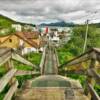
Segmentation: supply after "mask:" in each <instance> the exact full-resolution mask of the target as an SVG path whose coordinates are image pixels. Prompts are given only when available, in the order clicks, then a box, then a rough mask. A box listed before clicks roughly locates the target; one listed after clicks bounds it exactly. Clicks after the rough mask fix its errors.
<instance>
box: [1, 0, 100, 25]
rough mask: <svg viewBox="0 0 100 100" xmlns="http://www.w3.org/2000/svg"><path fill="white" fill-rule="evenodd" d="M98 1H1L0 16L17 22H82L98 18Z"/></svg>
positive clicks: (99, 5)
mask: <svg viewBox="0 0 100 100" xmlns="http://www.w3.org/2000/svg"><path fill="white" fill-rule="evenodd" d="M99 10H100V0H53V1H51V0H3V1H0V14H4V15H6V16H8V17H10V18H13V19H15V20H17V21H23V22H29V23H30V22H32V23H41V22H49V21H50V22H52V21H59V20H64V21H73V22H77V23H78V22H82V21H84V20H86V19H87V18H90V19H91V15H94V17H95V18H98V19H97V20H98V21H99V17H98V16H100V12H99ZM95 12H96V13H95Z"/></svg>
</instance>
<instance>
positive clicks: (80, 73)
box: [64, 70, 86, 75]
mask: <svg viewBox="0 0 100 100" xmlns="http://www.w3.org/2000/svg"><path fill="white" fill-rule="evenodd" d="M64 73H67V74H78V75H86V70H78V71H76V70H67V71H64Z"/></svg>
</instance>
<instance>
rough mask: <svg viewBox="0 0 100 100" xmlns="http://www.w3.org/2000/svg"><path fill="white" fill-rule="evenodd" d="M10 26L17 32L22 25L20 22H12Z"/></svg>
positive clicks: (20, 29)
mask: <svg viewBox="0 0 100 100" xmlns="http://www.w3.org/2000/svg"><path fill="white" fill-rule="evenodd" d="M12 28H14V29H15V30H16V31H18V32H21V31H22V26H21V25H20V24H12Z"/></svg>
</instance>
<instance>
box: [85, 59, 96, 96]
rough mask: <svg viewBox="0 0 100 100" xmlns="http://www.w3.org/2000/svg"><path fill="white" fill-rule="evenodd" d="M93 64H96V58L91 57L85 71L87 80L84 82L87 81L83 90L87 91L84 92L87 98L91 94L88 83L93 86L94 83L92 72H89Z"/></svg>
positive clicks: (93, 66)
mask: <svg viewBox="0 0 100 100" xmlns="http://www.w3.org/2000/svg"><path fill="white" fill-rule="evenodd" d="M95 64H96V59H94V58H91V61H90V66H89V69H88V71H87V80H86V82H87V91H85V92H87V93H86V94H87V95H88V97H89V98H92V95H91V93H90V91H89V89H88V84H91V85H92V86H93V87H94V85H95V81H94V79H93V76H92V72H91V69H94V68H95Z"/></svg>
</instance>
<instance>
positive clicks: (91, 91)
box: [88, 84, 100, 100]
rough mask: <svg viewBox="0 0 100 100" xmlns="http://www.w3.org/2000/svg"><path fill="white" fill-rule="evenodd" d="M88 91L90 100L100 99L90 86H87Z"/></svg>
mask: <svg viewBox="0 0 100 100" xmlns="http://www.w3.org/2000/svg"><path fill="white" fill-rule="evenodd" d="M88 89H89V92H90V94H91V96H92V100H100V97H99V96H98V94H97V93H96V91H95V90H94V88H93V87H92V85H91V84H88Z"/></svg>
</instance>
